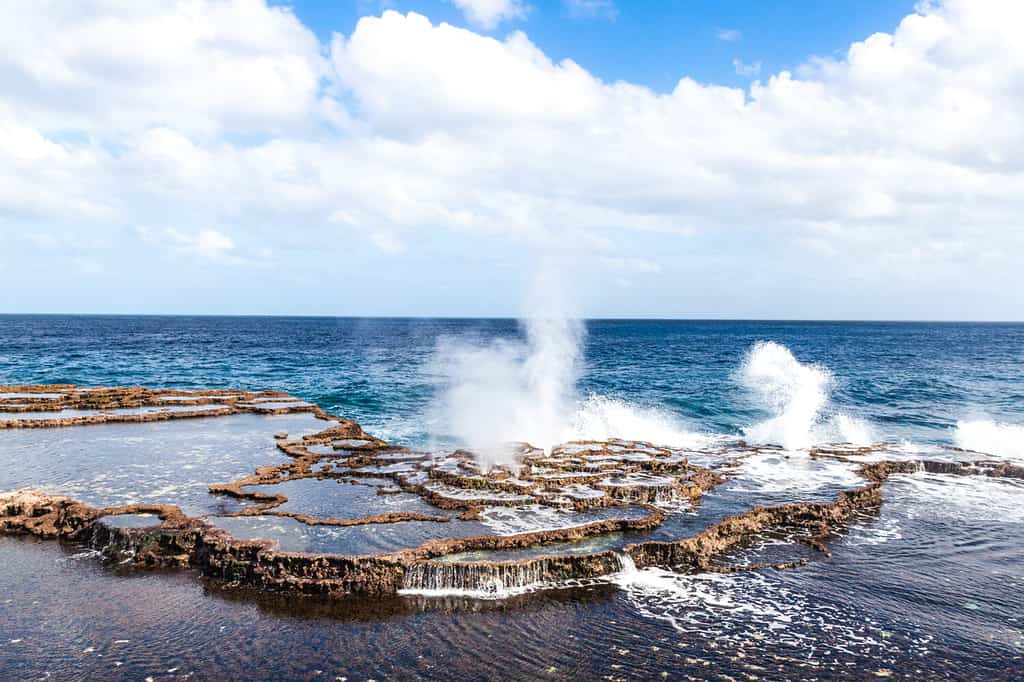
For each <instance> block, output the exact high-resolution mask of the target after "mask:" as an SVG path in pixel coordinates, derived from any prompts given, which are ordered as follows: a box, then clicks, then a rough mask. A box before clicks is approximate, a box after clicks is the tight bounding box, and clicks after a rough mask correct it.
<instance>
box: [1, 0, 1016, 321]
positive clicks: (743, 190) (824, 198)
mask: <svg viewBox="0 0 1024 682" xmlns="http://www.w3.org/2000/svg"><path fill="white" fill-rule="evenodd" d="M81 6H82V5H79V4H76V5H74V6H71V7H69V6H67V5H64V4H58V5H53V6H47V7H45V8H44V9H46V10H48V11H50V12H51V13H54V18H53V19H52V20H47V19H45V18H44V17H43V16H42V12H41V11H40V12H35V11H34V10H33V11H32V12H27V14H29V16H28V17H27V18H26V23H25V26H26V27H27V28H26V32H27V33H28V34H31V37H32V40H29V39H27V38H26V39H22V38H19V37H17V36H16V35H15V34H16V33H17V30H16V29H15V28H12V26H14V25H15V24H16V23H17V22H15V21H14V18H13V17H8V19H9V20H8V21H0V26H4V27H6V28H3V29H0V31H6V32H7V34H6V35H5V36H4V39H5V40H7V39H8V38H10V39H11V40H10V41H8V43H5V44H9V45H10V46H11V47H10V49H7V50H5V52H4V54H3V55H0V88H2V90H3V91H4V92H5V93H10V94H9V95H6V94H5V97H4V98H3V102H2V103H0V239H4V238H8V239H10V238H11V236H12V235H17V234H20V233H24V232H25V231H27V230H29V229H32V230H37V231H43V232H47V231H52V232H54V233H56V232H57V231H58V230H59V231H60V233H61V234H62V235H63V234H66V233H71V232H74V231H76V230H78V231H81V232H88V234H89V236H90V239H88V240H85V242H86V246H85V247H83V248H86V249H88V243H89V242H92V241H95V242H96V243H97V244H105V245H106V246H105V247H104V248H107V249H110V248H113V247H110V246H109V245H110V244H111V243H113V244H115V245H116V248H118V249H125V250H127V249H131V248H133V247H132V245H131V243H130V242H129V241H119V238H118V235H123V234H133V233H131V232H130V231H131V229H132V228H133V226H135V225H149V224H153V222H154V221H160V224H161V225H171V226H173V231H174V232H173V234H172V233H170V232H165V231H163V230H157V231H156V232H155V233H156V234H157V235H159V243H160V244H162V245H163V246H164V248H165V249H170V250H172V251H174V250H176V251H177V252H178V253H180V254H188V255H189V256H190V257H192V258H193V260H197V261H206V262H208V263H211V264H217V263H218V262H220V263H228V264H243V263H269V262H271V261H270V258H269V256H265V255H264V251H263V250H262V249H271V250H272V252H273V253H274V256H275V257H274V259H273V262H275V263H277V262H278V259H279V258H284V257H288V254H298V255H293V256H291V257H293V258H294V261H293V262H294V263H296V264H302V267H308V264H310V263H312V262H317V261H318V259H319V260H321V261H323V262H325V263H326V262H329V261H331V259H332V256H331V255H330V254H332V253H346V254H347V253H348V251H349V249H351V248H355V247H353V246H352V245H351V244H350V242H352V240H355V242H356V244H357V245H361V244H364V243H369V244H372V245H373V247H374V249H373V250H374V251H377V252H382V253H385V254H396V256H395V257H403V256H410V255H415V254H417V252H418V251H419V247H420V246H421V245H423V244H428V243H431V242H432V241H434V240H436V239H439V238H442V237H444V238H447V239H451V240H456V241H457V242H458V244H459V245H460V246H459V248H460V249H463V250H466V251H471V250H473V249H475V248H479V247H477V246H476V245H478V244H483V243H488V244H493V242H488V241H487V240H494V239H505V240H509V241H506V242H504V243H506V244H507V243H511V241H512V240H514V241H515V242H516V243H520V242H527V243H532V244H537V245H540V246H543V247H546V246H551V245H556V244H557V245H562V246H564V245H571V249H572V251H573V252H575V253H578V254H579V255H580V256H582V257H584V258H589V261H588V262H590V263H592V264H593V267H595V268H603V269H604V270H606V271H613V272H614V271H618V272H621V271H623V270H626V271H629V272H630V273H635V274H636V278H635V280H634V290H635V289H636V287H637V286H638V284H637V282H639V281H640V280H642V279H645V278H646V279H652V280H658V281H665V282H680V283H681V282H683V281H684V280H682V279H674V278H682V277H687V276H692V277H698V276H699V277H700V278H701V287H702V290H714V289H716V288H718V289H719V290H721V291H728V290H729V287H732V286H737V287H739V286H740V285H741V284H742V283H743V282H747V281H748V280H755V279H756V280H757V284H756V287H757V288H758V290H759V291H760V292H764V291H766V290H767V288H768V287H776V288H778V289H780V290H782V291H788V292H789V295H790V296H792V297H793V300H800V297H802V296H805V295H812V294H813V295H814V296H818V297H820V299H828V298H831V299H834V300H844V297H847V298H849V299H850V300H853V301H855V302H856V303H857V304H859V302H860V301H871V300H878V301H881V302H885V303H886V304H888V303H889V302H891V301H898V300H906V301H908V303H907V304H906V305H907V306H908V308H907V309H908V310H911V309H913V310H917V309H919V308H920V307H921V306H924V305H928V304H929V303H928V302H929V301H930V302H931V303H930V305H932V306H933V309H938V310H941V309H942V306H943V305H945V301H946V300H947V299H948V300H952V299H953V298H955V297H960V298H958V299H957V300H959V301H961V304H960V305H962V308H961V309H962V310H964V311H967V313H970V312H971V310H972V309H974V307H975V306H973V305H972V302H974V301H984V302H985V305H987V306H995V307H994V308H992V309H993V310H1000V311H1003V312H1001V313H1000V314H1001V316H1004V317H1024V309H1022V306H1024V303H1022V302H1021V300H1020V298H1019V297H1018V296H1015V295H1014V294H1013V293H1012V292H1014V291H1017V290H1019V273H1018V272H1016V270H1017V266H1015V265H1014V263H1013V261H1014V259H1013V258H1006V257H1005V256H1006V254H1015V253H1021V252H1024V251H1022V249H1024V230H1022V229H1021V227H1022V226H1021V219H1020V216H1021V215H1024V127H1022V126H1020V125H1019V121H1018V118H1019V112H1020V111H1022V110H1024V47H1022V45H1024V43H1021V42H1020V41H1019V40H1018V39H1017V36H1016V34H1015V32H1014V29H1013V27H1014V26H1019V25H1021V20H1022V19H1024V5H1021V6H1018V4H1016V3H1001V2H994V1H991V2H990V1H981V0H971V1H968V0H949V1H948V2H946V3H944V4H942V5H936V4H924V5H921V6H920V8H919V11H918V12H916V13H914V14H912V15H910V16H908V17H907V18H906V19H905V20H904V21H903V22H901V24H900V25H899V27H898V28H897V29H896V30H895V31H894V33H892V34H885V33H879V34H875V35H873V36H870V37H868V38H866V39H865V40H864V41H861V42H858V43H855V44H853V45H852V46H850V48H849V50H848V51H847V53H846V54H845V55H844V56H843V57H841V58H830V59H811V60H809V61H808V62H807V64H805V65H804V66H803V67H801V68H800V69H798V70H797V71H796V72H795V73H790V72H786V71H783V72H779V73H775V74H769V75H767V77H766V78H765V79H763V80H761V81H759V82H758V83H755V84H754V85H752V86H751V87H750V88H749V89H746V90H744V89H739V88H729V87H722V86H716V85H713V84H700V83H697V82H696V81H694V80H691V79H689V78H685V77H684V78H682V79H681V80H679V82H678V83H677V84H676V86H675V87H674V88H673V89H672V90H671V91H670V92H665V93H660V92H655V91H652V90H650V89H648V88H646V87H643V86H640V85H636V84H632V83H628V82H615V83H609V82H604V81H602V80H600V79H599V78H597V77H595V76H594V75H593V74H591V73H589V72H588V71H586V70H585V69H584V68H582V67H581V66H580V65H578V64H577V63H575V62H573V61H571V60H564V61H558V62H556V61H553V60H552V59H551V58H549V57H548V56H547V55H545V54H544V53H543V52H542V51H541V50H540V49H539V48H538V47H537V46H536V45H534V44H533V43H532V42H531V41H530V40H529V39H528V37H527V36H526V35H525V34H523V33H521V32H514V33H512V34H511V35H509V36H508V37H507V38H505V39H504V40H497V39H494V38H491V37H487V36H482V35H478V34H476V33H474V32H472V31H469V30H465V29H460V28H456V27H453V26H450V25H446V24H440V25H436V24H433V23H431V22H430V21H429V20H428V19H426V18H424V17H421V16H418V15H415V14H408V15H402V14H399V13H396V12H386V13H384V15H383V16H381V17H368V18H364V19H362V20H361V21H360V22H359V23H358V25H357V26H356V28H355V29H354V31H353V32H352V33H351V34H350V35H347V36H341V35H337V36H335V37H334V39H333V40H332V41H331V43H330V45H324V46H321V45H319V44H318V43H317V41H316V39H315V37H313V34H312V33H311V32H310V31H308V30H307V29H306V28H305V27H303V26H302V25H301V24H300V23H299V22H298V20H297V19H296V18H295V17H294V16H292V15H291V14H290V13H289V12H287V11H284V10H280V9H268V8H267V7H265V6H263V5H262V4H261V3H260V2H255V1H250V2H238V3H206V2H198V1H196V2H188V3H184V2H183V3H181V4H173V3H169V4H161V5H149V4H145V5H136V4H114V3H111V4H106V3H94V4H92V5H90V6H89V11H88V12H86V11H85V10H80V7H81ZM34 7H35V5H33V8H34ZM0 12H2V10H0ZM225 17H227V18H225ZM0 18H2V17H0ZM250 18H252V19H254V20H255V21H256V23H255V24H254V25H255V26H256V27H257V28H258V30H257V31H256V35H258V36H259V39H254V38H253V37H252V36H249V35H238V33H237V31H236V29H235V28H234V27H235V26H237V25H240V24H238V23H237V22H239V21H242V22H244V20H247V19H250ZM154 25H157V26H160V27H161V30H159V31H158V30H156V29H154V28H151V27H152V26H154ZM135 30H139V31H141V33H139V34H138V35H139V36H142V38H139V40H149V39H150V36H153V38H152V39H153V40H155V41H157V42H156V43H154V44H157V45H161V46H165V47H166V48H167V49H166V50H149V49H147V48H146V45H144V44H141V43H140V44H136V43H135V42H133V40H134V39H133V40H127V39H126V38H125V36H132V35H135V34H134V33H132V32H133V31H135ZM45 46H50V47H49V48H46V47H45ZM149 52H160V54H152V55H150V54H149ZM324 55H326V56H324ZM147 60H149V61H147ZM154 60H155V61H154ZM204 60H208V61H209V64H210V68H201V65H203V64H204ZM139 62H141V63H139ZM218 65H219V66H218ZM740 65H741V66H743V67H744V68H750V67H751V65H744V64H742V63H740ZM232 73H238V74H243V77H242V78H241V82H238V81H236V80H235V78H234V77H233V76H232V75H231V74H232ZM246 74H250V75H251V74H260V76H259V77H255V76H254V78H256V80H259V81H261V82H262V78H263V77H264V76H265V77H266V78H267V83H268V85H267V89H266V90H263V89H262V88H261V87H256V86H253V85H252V84H251V83H249V84H248V85H247V84H246V83H247V79H248V78H249V76H248V75H246ZM750 75H756V74H750ZM33 83H34V84H35V85H32V86H31V87H30V85H31V84H33ZM44 86H45V87H44ZM218 89H219V90H221V91H222V92H219V93H217V96H216V97H213V98H212V99H207V98H206V97H204V94H209V93H210V92H211V91H213V90H218ZM89 92H92V93H94V94H93V95H88V96H87V93H89ZM284 100H287V101H284ZM210 226H216V228H215V230H214V229H211V228H210ZM125 230H128V232H127V233H126V232H125ZM204 231H208V234H207V236H205V237H204V236H203V234H204ZM104 235H106V237H105V238H103V236H104ZM229 235H230V236H229ZM62 238H63V237H62ZM153 239H155V237H154V238H153ZM18 243H19V244H23V245H24V246H23V247H19V248H25V249H29V248H35V247H32V246H31V244H29V243H28V242H27V241H24V240H20V241H18ZM147 243H149V244H152V242H147ZM245 244H260V245H264V246H262V247H261V249H260V250H256V251H253V250H251V249H249V250H247V249H246V248H243V246H244V245H245ZM96 248H97V249H98V248H99V247H96ZM282 254H283V255H282ZM1001 256H1002V257H1001ZM81 257H82V258H90V259H92V260H94V261H97V262H99V261H100V260H102V259H104V258H110V257H117V254H116V253H115V254H113V256H112V255H111V254H110V253H106V254H104V253H103V252H99V251H94V252H92V253H82V254H81ZM218 259H219V261H218ZM6 262H8V263H10V262H11V261H10V260H9V259H8V260H6ZM686 273H697V274H691V275H687V274H686ZM5 276H6V275H5ZM410 276H412V275H410ZM483 284H485V283H481V285H483ZM676 289H677V290H682V289H683V286H682V285H681V284H680V285H678V286H677V287H676ZM968 295H969V296H970V297H971V299H970V300H969V301H968V300H967V298H965V297H966V296H968ZM736 296H737V297H740V296H742V294H736ZM763 296H764V294H762V298H763ZM820 299H819V300H820ZM737 300H739V298H737ZM911 301H912V303H911ZM911 307H912V308H911ZM679 309H680V308H676V307H667V308H666V309H665V311H664V312H670V311H675V310H679ZM831 310H833V309H832V308H822V309H820V310H819V314H827V313H829V312H830V311H831ZM961 314H963V313H961ZM930 315H931V316H935V313H930Z"/></svg>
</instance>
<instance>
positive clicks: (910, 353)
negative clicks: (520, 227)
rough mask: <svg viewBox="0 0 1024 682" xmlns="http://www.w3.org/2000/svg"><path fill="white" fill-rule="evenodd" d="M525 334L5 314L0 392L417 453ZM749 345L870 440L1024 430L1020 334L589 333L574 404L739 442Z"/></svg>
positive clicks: (686, 323)
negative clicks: (298, 407)
mask: <svg viewBox="0 0 1024 682" xmlns="http://www.w3.org/2000/svg"><path fill="white" fill-rule="evenodd" d="M523 335H524V332H523V329H522V327H521V325H520V324H519V323H518V322H516V321H515V320H507V319H505V320H475V319H440V320H435V319H398V318H396V319H391V318H326V317H308V318H299V317H294V318H293V317H148V316H130V317H121V316H110V317H108V316H0V383H76V384H83V385H100V384H112V385H125V384H141V385H146V386H163V387H178V388H209V387H216V386H225V387H232V388H252V389H258V388H274V389H279V390H283V391H287V392H290V393H293V394H294V395H297V396H299V397H301V398H304V399H306V400H309V401H312V402H315V403H317V404H319V405H321V406H322V407H324V408H325V409H328V410H331V411H336V412H338V413H339V414H343V415H345V416H349V417H351V418H353V419H356V420H358V421H359V422H361V423H362V424H363V425H364V426H366V427H367V429H368V430H370V431H372V432H373V433H375V434H377V435H380V436H381V437H384V438H389V439H394V440H398V441H401V442H403V443H405V444H409V445H422V444H424V443H426V442H427V441H429V440H430V439H431V438H435V437H441V438H443V437H444V436H445V435H446V434H443V433H438V432H433V433H432V429H431V425H432V418H433V415H432V414H431V406H432V403H433V402H434V401H435V400H436V393H437V387H438V377H437V372H438V368H437V366H436V365H437V363H436V357H437V355H438V351H439V348H440V347H443V346H444V345H445V344H446V343H447V342H450V341H452V340H464V339H466V338H471V339H474V340H475V341H477V342H481V343H485V342H487V341H490V340H493V339H509V338H513V339H516V338H522V337H523ZM758 341H772V342H775V343H778V344H781V345H783V346H785V347H786V348H788V349H789V350H790V351H791V352H792V354H793V355H794V356H795V358H796V359H797V360H798V361H799V362H801V363H803V364H807V365H817V366H820V367H822V368H824V369H826V370H827V371H828V373H829V374H830V386H829V387H828V388H827V390H828V393H829V396H828V398H829V399H828V402H827V404H825V405H823V407H822V413H823V414H822V415H821V416H823V417H827V416H828V414H827V413H832V412H842V413H843V414H848V415H850V416H853V417H855V418H858V419H861V420H864V421H865V422H866V423H867V425H869V427H870V429H871V433H872V435H873V437H874V438H876V439H878V440H888V439H898V440H901V439H910V440H913V441H921V442H924V443H941V442H954V440H955V436H956V426H957V423H958V422H962V421H979V420H980V421H991V422H993V423H995V424H1000V423H1003V424H1021V423H1024V371H1022V368H1024V324H1016V323H945V322H944V323H927V322H773V321H690V320H591V321H588V322H586V324H585V335H584V340H583V350H582V356H583V358H582V363H581V370H582V371H581V373H580V376H579V381H578V384H577V387H576V394H577V396H578V398H579V399H580V400H581V401H585V400H586V399H587V398H598V399H604V400H608V401H615V403H616V404H618V405H622V406H626V407H628V409H630V410H633V409H640V410H653V411H657V412H661V413H662V414H663V416H664V417H665V418H666V419H667V420H668V421H669V422H671V423H673V424H675V425H676V426H678V427H679V428H685V429H688V430H693V431H700V432H704V431H706V432H712V433H723V434H741V433H743V430H744V429H745V428H748V427H750V426H751V425H752V424H755V423H757V422H758V421H759V420H763V419H765V418H766V417H768V416H770V415H771V409H770V408H768V409H766V407H765V404H764V401H763V400H760V399H759V398H758V397H757V396H756V395H752V392H751V391H749V390H746V389H745V387H744V386H743V382H742V380H739V378H738V376H737V373H738V372H739V371H740V370H741V368H742V366H743V363H744V359H745V356H746V355H747V354H748V353H749V352H750V350H751V349H752V348H753V346H754V344H755V343H757V342H758ZM617 435H626V436H627V437H637V438H643V437H644V434H642V433H640V434H621V433H620V434H617Z"/></svg>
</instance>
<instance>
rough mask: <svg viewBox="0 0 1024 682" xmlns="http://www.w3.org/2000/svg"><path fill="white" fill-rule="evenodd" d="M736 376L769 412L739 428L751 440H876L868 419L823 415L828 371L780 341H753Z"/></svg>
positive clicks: (789, 443) (800, 443) (794, 443)
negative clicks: (748, 424) (796, 356)
mask: <svg viewBox="0 0 1024 682" xmlns="http://www.w3.org/2000/svg"><path fill="white" fill-rule="evenodd" d="M737 377H738V380H739V382H740V383H741V384H742V385H743V386H744V387H745V388H746V389H747V390H749V391H750V393H751V394H752V395H753V396H754V397H755V399H756V400H757V402H758V403H759V404H760V406H761V407H762V408H764V409H766V410H768V411H769V412H771V413H772V415H773V416H772V417H770V418H768V419H766V420H764V421H761V422H758V423H756V424H753V425H751V426H748V427H747V428H745V429H744V430H743V433H744V436H745V437H747V438H749V439H750V440H753V441H756V442H760V443H773V444H777V445H781V446H783V447H785V448H787V449H790V450H795V449H801V448H807V447H810V446H812V445H814V444H816V443H821V442H829V441H844V442H849V443H854V444H857V445H868V444H870V443H871V442H872V441H873V440H874V438H873V434H872V432H871V428H870V425H869V424H868V423H867V422H865V421H864V420H862V419H858V418H856V417H852V416H850V415H846V414H835V415H833V416H832V417H831V418H830V419H827V418H826V417H825V412H826V408H827V407H828V406H829V402H830V393H831V389H832V386H833V377H832V373H831V372H830V371H829V370H828V368H826V367H823V366H820V365H814V364H805V363H802V362H800V361H799V360H797V359H796V358H795V357H794V356H793V353H792V352H791V351H790V350H789V349H788V348H786V347H785V346H783V345H782V344H779V343H775V342H774V341H759V342H757V343H755V344H754V346H753V347H752V348H751V349H750V351H749V352H748V353H747V356H746V358H745V359H744V361H743V364H742V365H741V366H740V369H739V371H738V373H737Z"/></svg>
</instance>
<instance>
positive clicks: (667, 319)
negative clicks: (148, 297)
mask: <svg viewBox="0 0 1024 682" xmlns="http://www.w3.org/2000/svg"><path fill="white" fill-rule="evenodd" d="M0 317H108V318H115V317H122V318H127V317H150V318H277V319H333V320H487V321H518V320H522V319H525V318H524V317H522V316H479V315H325V314H280V313H4V312H0ZM574 319H579V320H582V321H584V322H817V323H887V324H901V323H902V324H1024V320H993V319H926V318H904V319H893V318H890V319H883V318H877V319H868V318H860V319H856V318H838V317H836V318H827V317H821V318H799V317H580V318H574Z"/></svg>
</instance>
